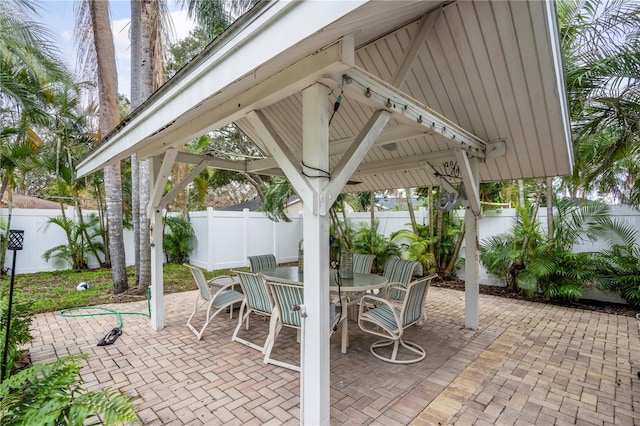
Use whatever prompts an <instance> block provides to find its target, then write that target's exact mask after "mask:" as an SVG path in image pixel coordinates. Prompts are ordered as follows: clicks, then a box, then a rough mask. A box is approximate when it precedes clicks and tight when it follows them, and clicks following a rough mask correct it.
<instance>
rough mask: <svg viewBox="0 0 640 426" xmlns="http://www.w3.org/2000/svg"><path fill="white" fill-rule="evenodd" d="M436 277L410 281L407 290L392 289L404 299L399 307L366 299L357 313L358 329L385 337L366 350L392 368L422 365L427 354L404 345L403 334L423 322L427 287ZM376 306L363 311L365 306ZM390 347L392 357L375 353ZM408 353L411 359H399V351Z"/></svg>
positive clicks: (363, 299)
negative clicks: (397, 365)
mask: <svg viewBox="0 0 640 426" xmlns="http://www.w3.org/2000/svg"><path fill="white" fill-rule="evenodd" d="M435 277H436V275H432V276H429V277H424V278H420V279H417V280H415V281H412V282H411V283H409V285H408V286H406V287H404V286H402V285H397V286H395V287H396V288H394V290H396V291H398V292H400V293H402V294H403V295H404V297H403V299H402V304H401V305H399V304H398V303H397V302H395V301H390V300H388V299H386V298H382V297H378V296H373V295H369V294H367V295H365V296H364V297H363V298H362V303H361V304H360V311H359V312H358V325H359V326H360V328H361V329H362V331H364V332H366V333H370V334H373V335H376V336H380V337H384V340H378V341H376V342H374V343H372V344H371V346H370V348H369V350H370V351H371V353H372V354H373V355H374V356H375V357H376V358H378V359H381V360H383V361H386V362H391V363H394V364H411V363H414V362H418V361H422V360H423V359H424V358H425V357H426V354H427V352H426V351H425V350H424V348H422V347H421V346H420V345H418V344H416V343H413V342H407V341H405V340H404V339H403V334H404V330H405V329H406V328H408V327H410V326H412V325H414V324H418V323H419V322H420V321H421V319H422V318H426V314H425V300H426V298H427V292H428V290H429V284H430V282H431V280H432V279H433V278H435ZM371 305H373V306H375V307H374V308H372V309H369V310H365V309H366V307H367V306H371ZM386 346H393V348H392V350H391V356H385V355H382V354H381V353H380V352H379V351H378V349H379V348H382V347H386ZM401 347H402V348H405V349H407V350H408V351H409V352H410V354H414V355H415V356H414V357H412V358H406V359H398V351H399V349H400V348H401Z"/></svg>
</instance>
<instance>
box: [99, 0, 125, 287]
mask: <svg viewBox="0 0 640 426" xmlns="http://www.w3.org/2000/svg"><path fill="white" fill-rule="evenodd" d="M89 10H90V14H91V23H92V31H93V40H94V43H95V48H96V52H99V53H98V54H97V55H96V59H97V65H98V67H97V69H98V91H99V99H100V134H101V135H102V136H105V135H107V134H108V133H109V132H110V131H111V130H113V129H114V128H115V126H116V125H117V124H118V122H119V121H120V111H119V109H118V72H117V68H116V57H115V49H114V46H113V34H112V32H111V22H110V19H109V3H108V2H105V1H102V0H89ZM120 179H121V178H120V163H119V162H118V163H115V164H112V165H110V166H107V167H105V169H104V187H105V194H106V200H107V226H108V228H109V252H110V254H111V272H112V275H113V291H114V293H115V294H118V293H122V292H124V291H126V290H127V289H128V288H129V285H128V283H127V270H126V261H125V252H124V238H123V229H122V183H121V180H120Z"/></svg>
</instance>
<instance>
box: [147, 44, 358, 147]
mask: <svg viewBox="0 0 640 426" xmlns="http://www.w3.org/2000/svg"><path fill="white" fill-rule="evenodd" d="M352 57H353V41H352V40H349V39H347V38H345V39H342V40H339V41H338V42H336V43H334V44H332V45H330V46H327V47H326V48H324V49H322V50H320V51H318V52H316V53H314V54H313V55H310V56H307V57H306V58H304V59H301V60H300V61H298V62H296V63H295V64H293V65H291V66H289V67H288V68H286V69H284V70H282V71H280V72H278V73H277V74H274V75H272V76H271V77H269V78H267V79H265V80H264V81H261V82H259V83H257V84H256V83H254V84H252V85H251V87H249V88H248V89H246V90H245V91H243V92H242V93H238V94H237V95H235V96H231V97H229V96H226V97H228V99H225V100H224V101H223V102H220V101H218V100H219V99H221V98H223V96H224V95H223V94H216V96H212V97H211V98H209V99H207V100H205V101H203V103H202V104H200V105H197V106H195V107H194V109H193V110H192V111H190V112H189V113H188V114H185V115H184V116H185V117H187V116H189V117H190V118H189V120H188V121H187V120H185V119H179V120H175V121H174V122H172V123H169V125H168V126H167V128H166V131H165V129H160V130H159V131H158V132H157V133H156V134H154V135H151V136H149V137H148V138H146V139H145V141H144V143H143V144H141V145H143V146H141V147H140V148H139V150H138V157H139V158H145V157H146V156H149V155H153V154H154V153H156V152H157V151H158V150H159V149H160V150H162V149H166V147H168V146H176V145H179V144H181V143H184V141H186V140H189V139H193V138H195V137H198V136H200V135H202V134H204V133H207V132H209V131H212V130H215V129H219V128H220V127H222V126H224V125H226V124H229V123H231V122H233V121H236V120H238V119H240V118H242V117H244V116H245V115H246V114H247V113H248V112H250V111H252V110H259V109H262V108H265V107H267V106H269V105H271V104H273V103H275V102H277V101H279V100H281V99H284V98H286V97H288V96H291V95H293V94H295V93H297V92H299V91H300V90H302V89H304V88H305V87H308V86H309V85H310V84H313V83H314V82H315V81H317V80H318V79H319V78H322V77H324V76H326V75H333V74H335V73H341V72H342V71H344V70H346V69H348V68H349V67H350V66H351V65H352V62H351V60H350V58H352ZM242 80H250V81H253V80H255V78H254V76H253V73H249V74H248V75H246V76H244V77H242ZM162 124H164V123H162Z"/></svg>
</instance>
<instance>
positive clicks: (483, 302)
mask: <svg viewBox="0 0 640 426" xmlns="http://www.w3.org/2000/svg"><path fill="white" fill-rule="evenodd" d="M194 298H195V292H187V293H179V294H172V295H167V296H165V306H166V317H165V326H166V327H165V329H163V330H162V331H160V332H154V331H152V330H151V329H150V328H149V325H148V319H146V318H144V317H141V316H135V315H127V316H124V333H123V335H122V336H121V337H120V339H119V340H118V341H117V342H116V343H115V344H114V345H112V346H106V347H97V346H96V343H97V342H98V340H99V339H100V338H101V337H102V336H103V335H104V334H105V333H106V332H107V331H108V330H110V329H111V328H112V327H114V326H115V325H116V324H117V322H116V319H115V317H113V316H98V317H90V318H66V317H61V316H59V315H58V314H57V313H48V314H41V315H36V316H35V317H34V321H33V335H34V336H35V339H34V341H33V343H32V346H31V348H30V353H31V357H32V360H33V361H34V362H47V361H52V360H55V359H56V358H58V357H61V356H64V355H68V354H74V353H79V352H84V353H88V354H89V361H88V365H86V366H85V367H84V368H83V369H82V379H83V380H84V382H85V384H86V387H87V388H88V389H91V390H96V389H101V388H104V387H110V388H112V389H118V390H120V391H121V392H126V393H127V394H129V395H130V396H131V397H132V398H133V399H134V401H135V404H136V408H137V413H138V417H139V419H140V424H144V425H161V424H171V425H203V424H205V425H220V424H225V425H227V424H229V425H240V424H242V425H244V424H251V425H258V424H274V425H277V424H298V423H299V374H298V373H295V372H292V371H289V370H286V369H283V368H280V367H275V366H268V365H264V364H263V363H262V356H261V354H260V353H258V352H257V351H255V350H253V349H250V348H248V347H246V346H244V345H241V344H239V343H234V342H231V340H230V337H231V334H232V332H233V329H234V327H235V325H236V320H237V318H236V317H235V316H234V319H233V320H230V319H229V317H228V316H223V317H218V318H216V320H215V321H214V322H213V323H211V324H210V325H209V327H208V328H207V331H206V332H205V334H204V336H203V339H202V340H201V341H197V340H196V338H195V336H194V335H193V334H192V333H191V332H190V331H189V330H188V329H187V328H186V327H185V323H186V320H187V317H188V315H189V314H190V313H191V309H192V304H193V299H194ZM111 307H113V308H115V309H117V310H120V311H143V310H145V309H146V304H145V303H144V302H139V303H129V304H121V305H113V306H111ZM427 311H428V313H429V320H428V322H427V324H426V325H424V326H423V327H412V328H411V329H410V330H409V331H408V334H407V340H409V341H414V342H417V343H419V344H421V345H423V346H424V347H425V348H426V349H427V353H428V355H427V358H426V359H425V360H424V361H422V362H420V363H417V364H412V365H392V364H388V363H384V362H382V361H379V360H378V359H376V358H374V357H373V356H372V355H371V354H370V353H369V349H368V347H369V344H370V343H371V342H372V341H373V340H375V339H374V337H373V336H370V335H365V334H364V333H362V332H361V331H360V330H359V329H358V327H357V324H356V323H353V322H351V323H350V324H349V328H350V344H351V345H350V347H349V352H348V353H347V354H341V353H340V342H339V340H340V336H339V333H338V335H336V336H334V337H333V338H332V341H331V424H335V425H339V424H348V425H361V424H362V425H365V424H372V425H385V426H389V425H406V424H412V425H449V424H451V425H494V424H495V425H545V426H547V425H575V424H577V425H634V424H640V379H638V377H637V375H636V372H637V371H638V370H640V339H639V324H640V321H638V320H636V319H635V318H632V317H623V316H616V315H612V314H602V313H597V312H592V311H584V310H577V309H573V308H566V307H559V306H551V305H543V304H536V303H530V302H522V301H515V300H510V299H503V298H498V297H492V296H485V295H481V296H480V312H481V318H480V325H481V328H480V329H479V330H468V329H465V328H464V293H462V292H459V291H456V290H449V289H443V288H437V287H432V288H431V289H430V290H429V295H428V297H427ZM267 325H268V324H267V323H266V322H263V321H260V320H253V322H252V324H251V326H252V329H251V330H250V333H251V334H246V335H247V336H249V335H250V336H255V337H256V341H259V340H260V337H261V336H262V337H264V336H265V335H266V334H265V333H266V331H267ZM281 336H282V337H279V338H278V341H277V343H276V345H277V347H278V351H279V353H278V354H279V355H278V356H281V357H289V358H293V359H295V357H296V356H297V353H298V352H297V351H298V348H299V346H298V345H297V344H296V343H295V334H294V333H293V332H288V331H286V330H285V331H283V332H282V335H281Z"/></svg>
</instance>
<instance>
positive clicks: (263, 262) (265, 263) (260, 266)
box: [247, 254, 278, 272]
mask: <svg viewBox="0 0 640 426" xmlns="http://www.w3.org/2000/svg"><path fill="white" fill-rule="evenodd" d="M247 259H249V270H250V271H251V272H260V271H263V270H265V269H271V268H275V267H276V266H278V263H277V262H276V257H275V256H274V255H272V254H261V255H258V256H247Z"/></svg>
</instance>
